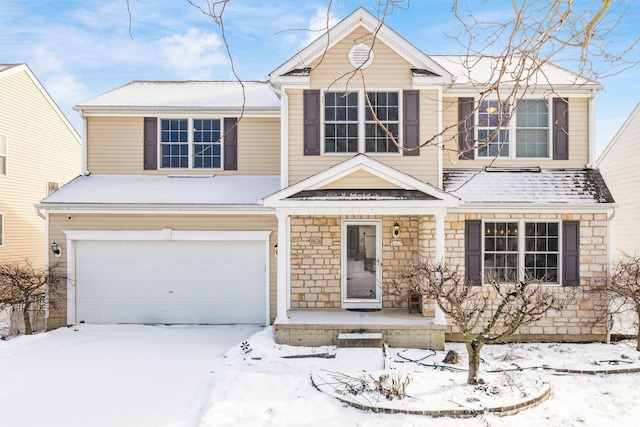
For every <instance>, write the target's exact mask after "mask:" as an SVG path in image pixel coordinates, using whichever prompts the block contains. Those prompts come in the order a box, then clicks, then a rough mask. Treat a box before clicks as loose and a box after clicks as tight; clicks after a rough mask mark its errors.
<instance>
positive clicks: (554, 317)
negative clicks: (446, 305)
mask: <svg viewBox="0 0 640 427" xmlns="http://www.w3.org/2000/svg"><path fill="white" fill-rule="evenodd" d="M466 219H468V220H473V219H480V220H490V221H491V220H499V221H502V220H520V219H524V220H534V221H544V220H550V221H553V220H565V221H580V286H577V287H575V286H572V287H566V288H564V287H562V286H557V285H555V286H554V285H552V286H554V287H555V288H557V291H558V297H559V298H561V299H564V300H565V301H566V306H565V308H564V310H563V311H562V312H553V311H551V312H549V313H547V315H546V316H545V317H544V318H543V319H541V320H540V321H538V322H536V323H535V324H532V325H529V326H523V327H521V328H520V330H519V332H518V333H517V335H516V336H514V337H513V338H514V339H517V340H550V341H593V340H603V339H604V338H605V337H606V332H607V330H606V316H607V298H606V294H605V292H603V290H602V285H603V283H604V280H605V279H606V277H607V217H606V214H604V213H603V214H580V213H573V214H502V213H501V214H486V213H485V214H471V213H466V214H464V213H457V214H449V215H447V217H446V223H445V241H446V257H447V262H448V263H449V265H452V266H459V267H461V271H462V270H463V269H464V237H465V222H464V221H465V220H466ZM457 332H458V331H457V330H456V328H455V327H454V326H449V328H448V331H447V340H456V339H459V338H460V336H459V335H458V336H457V337H456V334H457Z"/></svg>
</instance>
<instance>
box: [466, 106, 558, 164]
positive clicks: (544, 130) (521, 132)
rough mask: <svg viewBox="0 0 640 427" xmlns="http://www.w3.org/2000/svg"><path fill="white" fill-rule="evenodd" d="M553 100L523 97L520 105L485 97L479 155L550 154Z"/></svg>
mask: <svg viewBox="0 0 640 427" xmlns="http://www.w3.org/2000/svg"><path fill="white" fill-rule="evenodd" d="M549 123H550V114H549V104H548V101H547V100H544V99H525V100H521V101H520V102H519V103H518V105H517V107H516V108H514V109H512V108H511V107H510V106H509V105H506V104H504V103H500V102H499V101H495V100H484V101H482V102H481V104H480V108H479V110H478V127H477V138H478V157H515V158H548V157H549V140H550V138H549V133H550V124H549Z"/></svg>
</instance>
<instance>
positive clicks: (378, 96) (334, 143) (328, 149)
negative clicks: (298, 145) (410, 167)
mask: <svg viewBox="0 0 640 427" xmlns="http://www.w3.org/2000/svg"><path fill="white" fill-rule="evenodd" d="M366 97H367V98H365V94H364V92H351V93H344V92H326V93H325V95H324V152H325V153H363V152H364V153H398V152H399V148H398V146H397V145H396V144H395V143H394V142H393V139H395V140H396V142H397V141H398V135H399V129H400V102H399V99H400V93H399V92H386V91H385V92H367V93H366ZM389 133H391V135H393V138H392V136H391V135H390V134H389Z"/></svg>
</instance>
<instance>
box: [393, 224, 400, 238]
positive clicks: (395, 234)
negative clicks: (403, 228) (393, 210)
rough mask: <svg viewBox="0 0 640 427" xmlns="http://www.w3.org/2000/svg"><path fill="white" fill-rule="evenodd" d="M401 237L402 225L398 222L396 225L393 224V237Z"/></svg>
mask: <svg viewBox="0 0 640 427" xmlns="http://www.w3.org/2000/svg"><path fill="white" fill-rule="evenodd" d="M399 236H400V224H398V222H396V223H395V224H393V237H399Z"/></svg>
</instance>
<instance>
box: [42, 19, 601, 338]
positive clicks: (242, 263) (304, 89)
mask: <svg viewBox="0 0 640 427" xmlns="http://www.w3.org/2000/svg"><path fill="white" fill-rule="evenodd" d="M374 34H375V36H374ZM478 60H479V61H491V59H490V58H478ZM463 65H464V61H463V60H462V59H461V58H459V57H448V56H428V55H426V54H425V53H423V52H421V51H420V50H418V49H417V48H416V47H414V46H413V45H411V44H410V43H409V42H408V41H406V40H405V39H403V38H402V37H400V36H399V35H398V34H397V33H395V32H394V31H393V30H391V29H390V28H388V27H387V26H385V25H382V26H380V23H379V21H378V20H377V19H376V18H375V17H374V16H372V15H371V14H369V13H368V12H366V11H365V10H364V9H358V10H356V11H355V12H354V13H352V14H351V15H349V16H348V17H346V18H345V19H344V20H342V21H341V22H340V23H338V24H337V25H336V26H334V27H333V28H331V29H330V30H329V31H328V33H327V34H325V35H323V36H321V37H319V38H318V39H317V40H315V41H314V42H312V43H311V44H310V45H308V46H307V47H305V48H304V49H302V50H301V51H300V52H299V53H298V54H297V55H296V56H295V57H294V58H291V59H290V60H288V61H286V62H285V63H284V64H282V65H281V66H280V67H278V68H277V69H275V70H274V71H273V72H271V73H270V74H269V76H268V78H267V81H265V82H245V83H244V84H243V85H240V84H239V83H237V82H132V83H130V84H127V85H125V86H122V87H120V88H117V89H114V90H112V91H110V92H107V93H105V94H103V95H99V96H97V97H96V98H93V99H91V100H88V101H86V102H83V103H81V104H79V105H77V106H76V107H75V108H76V109H77V110H78V111H79V112H80V113H81V114H82V116H83V117H84V121H85V122H84V123H85V129H84V135H85V138H84V142H85V143H84V145H83V147H84V152H83V158H84V169H85V170H84V174H83V176H81V177H79V178H78V179H76V180H75V181H73V182H71V183H70V184H68V185H67V186H65V187H64V188H62V189H61V190H60V191H58V192H57V193H56V194H54V195H52V196H50V197H48V198H46V199H45V200H44V201H43V202H42V203H41V204H40V205H39V207H40V209H42V210H44V211H46V212H47V215H48V218H49V241H50V242H53V241H55V242H56V245H58V246H59V248H60V249H61V255H60V256H61V257H62V258H63V259H64V260H66V262H67V266H68V267H67V269H68V273H69V281H68V284H67V287H66V289H52V290H51V295H52V297H53V298H62V299H65V301H66V303H65V304H62V305H60V308H59V309H56V310H51V312H50V315H49V327H56V326H61V325H66V324H73V323H77V322H92V323H141V322H145V323H148V322H158V323H239V322H248V323H263V324H271V323H273V325H274V329H275V331H276V340H277V341H278V342H280V343H289V344H305V345H318V344H330V343H335V342H336V337H337V335H338V332H343V331H352V330H363V329H364V330H375V331H378V332H382V333H383V336H384V338H385V340H386V341H387V342H388V343H389V344H390V345H396V346H429V347H431V348H442V347H443V346H444V338H445V333H448V334H450V335H449V337H452V338H455V332H456V331H455V329H454V328H453V327H452V326H450V325H449V326H447V325H446V324H445V323H446V322H443V321H442V320H443V319H442V315H441V313H440V312H439V310H438V309H437V307H436V306H435V305H434V304H433V303H429V302H427V301H425V304H423V306H422V309H421V310H420V311H421V312H420V313H419V314H416V313H415V312H413V313H409V310H407V308H408V307H407V306H408V301H407V298H406V296H398V295H395V294H394V293H389V292H385V286H384V284H385V282H387V281H388V280H391V279H392V278H393V277H394V275H395V274H396V273H397V272H398V271H401V270H402V268H403V267H404V266H405V265H406V263H407V261H408V260H411V259H415V257H418V256H422V257H428V258H430V259H433V260H437V261H445V262H447V263H448V264H450V265H456V266H458V267H459V268H461V269H463V270H464V272H465V275H466V277H467V278H468V279H469V280H473V281H474V282H475V283H476V284H477V285H478V286H482V283H483V279H482V278H483V277H484V276H485V275H493V276H496V275H497V276H499V277H500V278H501V279H502V280H504V281H514V280H517V279H518V278H521V277H522V276H523V275H524V274H530V275H532V276H535V277H536V278H539V279H541V280H543V281H544V282H545V284H543V285H539V286H551V287H555V288H557V291H558V295H559V297H560V298H571V301H569V303H568V305H567V307H566V309H565V310H564V311H563V312H561V313H555V314H551V315H550V316H548V317H546V318H544V319H542V320H541V321H539V322H538V323H536V324H535V325H531V326H528V327H523V328H521V330H520V331H519V336H520V337H521V339H547V340H563V341H568V340H594V339H596V340H597V339H603V338H604V337H605V334H606V326H605V322H604V319H605V317H606V300H605V298H604V295H601V294H598V293H594V292H583V293H578V295H580V296H578V297H576V296H575V295H576V292H573V291H574V290H575V289H576V287H579V288H580V289H584V290H585V291H588V290H591V289H592V288H593V287H594V284H595V283H596V282H597V281H598V280H601V279H604V278H605V276H606V269H607V256H608V251H607V226H608V222H609V215H610V214H611V212H612V209H613V206H614V204H613V200H612V198H611V196H610V194H609V192H608V190H607V188H606V185H605V184H604V182H603V180H602V178H601V177H600V175H599V173H598V172H597V170H594V169H591V168H590V165H591V163H592V161H593V158H592V157H593V147H594V132H593V114H594V101H593V99H594V94H595V93H596V92H597V91H598V90H599V89H600V88H601V87H600V85H599V84H597V83H595V82H591V81H588V80H586V79H583V78H581V77H580V76H577V75H575V74H573V73H571V72H569V71H566V70H564V69H561V68H558V67H554V66H552V65H549V66H548V69H547V74H546V76H545V80H544V83H542V81H543V80H542V79H540V80H539V81H538V82H537V83H536V84H531V85H529V87H528V91H527V93H526V96H525V97H524V98H523V100H522V101H521V102H520V103H519V104H518V106H517V107H516V106H508V108H510V109H512V110H513V111H511V110H510V112H509V114H510V115H511V120H509V121H508V124H505V125H504V126H505V129H497V130H496V129H493V130H492V127H493V128H495V126H497V124H496V123H499V121H498V122H496V121H495V120H494V119H495V115H496V114H500V113H499V112H496V111H497V110H499V109H497V108H495V106H496V104H497V97H496V99H495V100H494V99H487V100H483V101H482V103H483V104H482V105H477V104H478V103H479V102H480V101H479V99H480V96H479V91H480V90H481V89H482V88H479V87H478V86H477V84H476V83H475V82H474V81H472V80H471V79H470V78H469V75H468V73H466V72H464V71H463V68H464V67H463ZM482 68H483V67H479V68H478V69H479V70H482ZM354 71H355V73H354ZM512 84H513V83H512ZM505 85H506V86H508V83H505ZM506 86H505V87H506ZM243 94H244V96H243ZM503 108H507V107H503ZM371 111H374V112H375V114H371ZM381 125H382V126H381ZM385 129H386V130H389V133H391V134H392V135H393V137H392V136H390V135H389V133H388V132H386V130H385ZM494 131H495V132H494ZM483 133H484V134H485V135H486V134H495V135H499V137H495V138H494V139H492V140H491V141H489V142H488V143H487V144H483V145H478V144H477V143H476V142H475V141H477V140H479V139H482V137H481V135H482V134H483ZM394 140H395V141H396V142H399V144H401V147H398V146H397V145H396V144H395V143H394ZM428 140H431V141H432V143H430V144H427V145H422V143H423V142H424V141H428ZM452 153H453V154H452ZM51 256H53V254H51ZM565 290H566V292H565Z"/></svg>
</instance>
